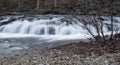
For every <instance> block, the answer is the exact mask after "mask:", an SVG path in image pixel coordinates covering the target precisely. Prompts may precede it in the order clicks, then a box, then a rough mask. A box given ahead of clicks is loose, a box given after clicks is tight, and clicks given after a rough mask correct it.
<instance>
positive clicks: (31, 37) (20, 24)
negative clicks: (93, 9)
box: [0, 16, 120, 55]
mask: <svg viewBox="0 0 120 65" xmlns="http://www.w3.org/2000/svg"><path fill="white" fill-rule="evenodd" d="M105 18H106V20H105V21H104V26H103V29H104V34H105V35H109V34H110V33H111V32H110V31H109V30H108V26H107V25H106V24H111V23H110V19H109V18H108V17H105ZM8 19H9V17H7V18H6V19H5V20H2V21H1V22H3V21H7V20H8ZM115 20H117V21H118V22H116V23H114V25H115V26H114V28H115V30H116V29H118V31H120V17H115ZM68 21H69V22H68ZM87 27H88V28H89V29H90V30H91V32H92V33H94V34H95V35H97V33H96V30H95V28H94V26H93V25H87ZM87 38H91V35H90V34H89V32H88V31H87V30H86V29H85V28H84V25H83V24H82V23H81V22H80V21H78V20H76V19H74V18H72V20H70V19H67V18H64V17H63V16H59V17H52V18H51V19H49V18H48V19H42V18H41V19H37V18H34V19H33V20H32V21H29V20H27V19H24V20H21V19H19V20H16V21H14V22H12V23H9V24H7V25H2V26H0V39H1V40H0V52H1V53H4V52H2V50H3V49H4V51H5V50H6V51H5V52H8V51H10V50H12V51H16V50H21V49H24V48H29V45H34V44H43V43H44V44H45V43H50V42H56V41H59V42H61V41H66V40H68V41H70V42H72V41H73V40H79V41H87ZM6 39H7V41H8V40H10V41H11V42H9V41H8V42H7V43H6V41H4V40H6ZM68 41H67V42H68ZM3 43H4V44H3ZM16 43H17V44H16ZM11 45H12V46H13V47H10V46H11ZM52 45H54V44H52ZM59 45H60V44H59ZM1 46H2V47H1ZM46 46H47V45H46ZM9 47H10V48H9ZM12 51H11V52H12ZM1 53H0V55H1Z"/></svg>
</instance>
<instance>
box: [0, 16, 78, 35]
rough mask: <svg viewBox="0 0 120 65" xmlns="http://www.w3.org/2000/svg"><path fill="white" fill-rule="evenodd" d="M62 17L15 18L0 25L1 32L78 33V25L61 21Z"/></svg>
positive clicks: (37, 33)
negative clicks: (15, 19) (8, 22)
mask: <svg viewBox="0 0 120 65" xmlns="http://www.w3.org/2000/svg"><path fill="white" fill-rule="evenodd" d="M61 19H62V17H58V18H56V17H54V18H53V19H40V20H33V21H28V20H24V21H21V20H17V21H14V22H12V23H10V24H7V25H3V26H1V27H0V32H1V33H17V34H36V35H71V34H78V33H80V30H79V29H80V26H78V25H77V24H75V23H74V22H72V23H71V24H68V23H67V21H62V20H61ZM79 24H80V23H79Z"/></svg>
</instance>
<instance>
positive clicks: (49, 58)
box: [0, 40, 120, 65]
mask: <svg viewBox="0 0 120 65" xmlns="http://www.w3.org/2000/svg"><path fill="white" fill-rule="evenodd" d="M119 64H120V40H118V41H108V42H107V43H106V44H102V43H95V42H94V43H93V42H89V43H83V42H79V43H71V44H67V45H63V46H58V47H53V48H44V49H39V48H36V49H34V50H32V51H27V52H26V53H22V54H16V55H13V56H9V57H4V58H1V59H0V65H119Z"/></svg>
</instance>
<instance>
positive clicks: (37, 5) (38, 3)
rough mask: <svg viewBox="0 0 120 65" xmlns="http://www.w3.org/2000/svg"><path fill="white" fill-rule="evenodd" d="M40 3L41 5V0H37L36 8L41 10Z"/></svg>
mask: <svg viewBox="0 0 120 65" xmlns="http://www.w3.org/2000/svg"><path fill="white" fill-rule="evenodd" d="M39 5H40V0H37V1H36V10H37V11H38V10H39Z"/></svg>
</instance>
